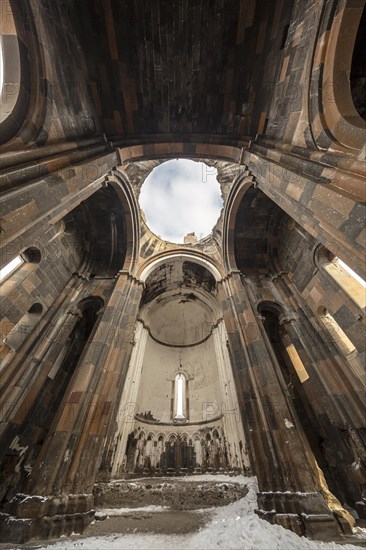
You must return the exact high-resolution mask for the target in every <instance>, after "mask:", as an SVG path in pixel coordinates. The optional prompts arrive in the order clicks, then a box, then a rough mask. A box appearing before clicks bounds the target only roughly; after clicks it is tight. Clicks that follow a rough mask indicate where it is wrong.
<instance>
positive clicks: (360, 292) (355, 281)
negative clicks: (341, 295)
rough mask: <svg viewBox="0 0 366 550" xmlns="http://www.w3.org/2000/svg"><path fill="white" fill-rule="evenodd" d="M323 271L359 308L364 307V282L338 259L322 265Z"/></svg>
mask: <svg viewBox="0 0 366 550" xmlns="http://www.w3.org/2000/svg"><path fill="white" fill-rule="evenodd" d="M324 269H325V271H326V272H327V273H329V275H330V276H331V277H332V278H333V279H334V280H335V281H336V282H337V283H338V284H339V286H340V287H341V288H343V290H344V291H345V292H346V293H347V294H348V296H349V297H350V298H351V299H352V300H353V301H354V302H355V303H356V304H357V305H358V306H359V307H360V308H364V307H366V282H365V281H364V280H363V279H362V278H361V277H360V276H359V275H357V273H355V272H354V271H353V270H352V269H351V268H350V267H349V266H348V265H347V264H345V263H344V262H343V261H342V260H340V259H339V258H334V259H333V260H332V261H331V262H327V263H325V264H324Z"/></svg>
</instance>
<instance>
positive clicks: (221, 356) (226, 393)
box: [212, 320, 251, 474]
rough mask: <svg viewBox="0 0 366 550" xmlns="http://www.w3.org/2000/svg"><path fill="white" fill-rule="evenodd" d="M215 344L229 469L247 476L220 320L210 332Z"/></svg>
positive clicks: (235, 397)
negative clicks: (239, 471)
mask: <svg viewBox="0 0 366 550" xmlns="http://www.w3.org/2000/svg"><path fill="white" fill-rule="evenodd" d="M212 336H213V341H214V344H215V350H216V358H217V367H218V371H219V378H220V388H221V404H220V405H221V406H220V412H221V413H222V421H223V427H224V434H225V438H226V446H227V454H228V459H229V461H230V464H229V466H230V467H231V468H235V469H239V470H242V471H243V472H245V473H246V474H249V473H250V472H251V467H250V462H249V456H248V450H247V442H246V439H245V435H244V430H243V424H242V419H241V414H240V409H239V404H238V398H237V395H236V388H235V383H234V377H233V372H232V366H231V364H230V357H229V353H228V350H227V343H228V342H227V334H226V329H225V323H224V322H223V320H221V321H220V322H219V324H218V326H217V327H216V328H215V329H214V330H213V331H212Z"/></svg>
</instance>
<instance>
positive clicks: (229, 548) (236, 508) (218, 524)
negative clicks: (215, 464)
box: [38, 475, 362, 550]
mask: <svg viewBox="0 0 366 550" xmlns="http://www.w3.org/2000/svg"><path fill="white" fill-rule="evenodd" d="M184 480H186V481H219V480H220V481H223V482H229V483H232V482H239V483H241V484H242V483H243V484H245V485H247V487H248V489H249V492H248V494H247V495H246V496H245V497H244V498H242V499H240V500H238V501H236V502H233V503H232V504H229V505H227V506H223V507H220V508H217V509H216V510H215V512H214V513H213V514H212V513H210V514H209V515H208V518H209V519H208V521H207V524H206V525H205V527H203V528H202V529H201V530H200V531H198V532H196V533H191V534H187V535H153V534H146V533H134V534H133V535H131V534H129V535H123V534H115V535H109V536H104V537H80V538H79V539H78V540H70V539H69V540H66V541H59V542H56V543H54V544H49V545H47V546H44V547H42V548H40V547H38V550H74V549H75V550H80V549H83V550H86V549H87V550H145V549H146V548H150V549H159V550H171V549H172V548H175V549H184V550H202V549H205V550H216V549H221V550H222V549H225V550H243V549H245V550H290V549H296V550H359V546H354V545H351V544H345V545H342V546H339V545H338V544H336V543H335V542H327V543H324V542H319V541H312V540H309V539H306V538H304V537H299V536H297V535H296V534H295V533H293V532H292V531H289V530H288V529H284V528H283V527H281V526H279V525H271V524H270V523H268V522H267V521H264V520H262V519H260V518H259V517H258V516H257V515H256V514H255V512H254V510H255V508H256V506H257V492H258V486H257V480H256V478H255V477H251V478H249V477H244V476H237V477H235V478H233V477H231V476H216V475H204V476H187V477H185V478H184ZM135 510H136V509H135ZM144 511H146V508H144ZM161 519H162V521H164V516H162V518H161ZM358 535H359V536H360V537H361V536H362V533H358Z"/></svg>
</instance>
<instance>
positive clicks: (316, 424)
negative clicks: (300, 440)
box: [257, 301, 362, 510]
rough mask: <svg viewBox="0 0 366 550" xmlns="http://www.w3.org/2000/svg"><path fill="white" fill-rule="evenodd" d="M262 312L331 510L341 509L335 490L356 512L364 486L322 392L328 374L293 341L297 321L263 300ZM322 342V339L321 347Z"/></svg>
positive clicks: (270, 344)
mask: <svg viewBox="0 0 366 550" xmlns="http://www.w3.org/2000/svg"><path fill="white" fill-rule="evenodd" d="M257 309H258V313H259V317H260V319H261V322H262V326H263V328H264V331H265V334H266V340H267V346H268V347H269V349H270V350H271V352H272V353H273V354H274V356H275V358H276V361H277V364H278V365H279V368H280V372H281V374H282V377H283V382H284V386H285V387H286V392H287V394H288V397H289V398H290V399H291V402H292V405H293V409H294V411H295V412H296V416H297V420H298V422H299V423H300V424H301V426H302V429H303V432H304V434H305V436H306V438H307V441H308V443H309V446H310V448H311V450H312V452H313V453H314V457H315V459H316V461H317V464H318V466H319V468H320V469H321V471H322V473H323V475H324V477H325V480H326V484H327V485H324V484H321V486H322V492H323V494H324V496H325V498H326V500H327V503H328V505H329V506H330V508H331V509H338V510H339V508H340V506H339V503H338V504H337V502H336V501H335V500H334V497H333V496H332V495H330V494H329V491H330V492H331V493H332V494H333V495H335V496H336V497H337V499H339V501H340V503H341V504H342V506H343V505H346V506H352V507H356V504H357V502H358V501H359V500H360V499H361V494H362V493H361V483H362V482H360V481H359V480H357V474H356V475H354V471H353V468H352V466H351V464H352V463H353V461H354V455H353V452H352V451H353V449H352V444H350V440H351V438H350V437H349V434H347V432H346V430H345V429H344V428H343V429H339V427H340V423H339V420H335V419H334V417H332V414H333V412H331V408H332V404H331V399H329V395H326V396H324V393H323V388H322V386H323V385H324V384H327V380H326V373H325V372H323V373H319V372H318V371H317V370H314V368H313V364H312V361H311V350H308V349H304V348H303V344H302V343H301V342H300V340H299V339H298V338H296V339H294V335H295V333H294V332H293V331H292V329H291V322H292V321H294V319H291V317H290V316H289V315H288V314H287V313H286V312H285V310H284V308H283V307H282V306H280V305H279V304H277V303H275V302H270V301H263V302H260V303H259V304H258V306H257ZM319 342H320V340H317V343H318V345H319ZM318 367H320V365H318ZM324 370H325V369H324ZM330 387H331V384H329V381H328V386H327V391H331V390H330ZM315 395H316V398H315ZM360 479H361V477H360Z"/></svg>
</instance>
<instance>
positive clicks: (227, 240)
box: [223, 174, 254, 271]
mask: <svg viewBox="0 0 366 550" xmlns="http://www.w3.org/2000/svg"><path fill="white" fill-rule="evenodd" d="M253 184H254V178H253V176H250V175H249V174H245V175H243V176H239V178H237V180H236V181H235V182H234V183H233V186H232V188H231V190H230V194H229V196H228V198H227V201H226V205H225V211H224V225H223V257H224V262H225V267H226V269H227V270H228V271H231V270H232V269H237V266H236V261H235V252H234V248H235V245H234V234H235V221H236V216H237V213H238V209H239V206H240V204H241V201H242V199H243V196H244V194H245V193H246V191H247V190H248V189H249V188H250V187H252V186H253Z"/></svg>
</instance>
